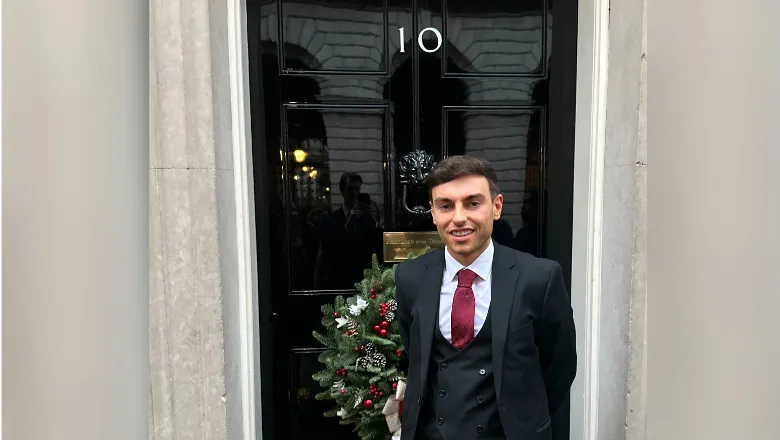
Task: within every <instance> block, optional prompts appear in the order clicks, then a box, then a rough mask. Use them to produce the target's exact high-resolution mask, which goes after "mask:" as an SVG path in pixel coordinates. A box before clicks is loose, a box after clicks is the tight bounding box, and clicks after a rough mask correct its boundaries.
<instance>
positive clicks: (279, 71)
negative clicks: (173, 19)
mask: <svg viewBox="0 0 780 440" xmlns="http://www.w3.org/2000/svg"><path fill="white" fill-rule="evenodd" d="M247 9H248V10H247V32H248V38H249V68H250V78H251V79H250V94H251V96H250V98H251V111H252V145H253V166H254V179H255V205H256V218H257V240H258V246H257V252H258V255H257V264H258V267H257V270H258V278H259V280H260V284H259V292H260V293H259V294H260V298H259V303H260V310H259V313H260V322H261V324H260V332H261V372H260V374H261V381H262V389H263V396H262V411H263V435H264V438H267V439H276V440H287V439H301V440H304V439H306V440H308V439H331V438H332V439H340V440H341V439H348V438H354V437H352V434H351V432H350V429H349V428H348V427H343V426H340V425H339V424H338V421H337V420H335V419H326V418H324V417H323V416H322V413H323V411H325V410H326V409H328V404H327V403H324V402H319V401H316V400H315V399H314V396H315V394H316V393H317V392H318V391H319V387H318V384H317V383H316V382H314V381H313V380H312V378H311V375H312V374H313V373H315V372H316V371H317V370H319V369H320V365H319V363H318V361H317V355H318V354H319V352H320V349H319V347H318V344H317V342H316V341H315V340H314V339H313V338H312V336H311V332H312V330H315V329H319V328H320V320H321V314H320V306H321V305H322V304H323V303H325V302H330V301H332V300H333V298H334V296H335V295H337V294H350V293H351V292H352V291H353V285H354V283H355V282H357V281H359V280H360V279H361V278H362V271H363V269H364V268H366V267H367V266H369V265H370V263H371V256H372V255H373V254H377V255H378V256H379V257H380V258H381V257H382V237H383V235H382V234H383V232H390V231H432V230H434V227H433V224H432V222H431V220H430V218H428V217H426V216H425V215H420V214H417V213H415V212H414V211H415V209H414V208H415V207H423V208H426V207H427V206H426V205H427V199H426V193H425V190H424V189H421V188H415V187H414V186H413V185H411V184H407V183H406V182H407V181H406V180H405V179H404V178H403V177H404V172H403V171H404V170H403V169H402V168H403V167H401V166H400V164H401V163H402V162H405V161H407V162H405V163H406V164H407V165H408V164H419V163H420V159H423V161H424V160H425V159H430V160H431V161H432V162H435V161H438V160H440V159H441V158H444V157H447V156H449V155H456V154H469V155H476V156H482V157H485V158H487V159H489V160H491V161H492V162H493V163H494V164H495V166H496V168H497V171H498V175H499V184H500V187H501V191H502V193H503V194H504V197H505V205H504V215H503V218H502V219H501V221H499V222H497V223H496V225H495V232H494V239H495V240H496V241H497V242H498V243H501V244H504V245H507V246H511V247H514V248H516V249H519V250H523V251H526V252H530V253H533V254H536V255H543V256H547V257H549V258H553V259H556V260H558V261H560V262H561V264H562V265H563V267H564V268H565V269H566V271H567V272H568V271H569V267H570V263H569V260H570V259H571V249H570V242H571V205H572V187H571V183H572V175H573V157H574V156H573V132H574V119H573V115H574V72H575V71H576V62H575V57H574V55H575V51H576V17H577V10H576V0H567V1H562V0H557V1H556V2H555V5H553V1H552V0H546V1H545V0H520V1H507V0H485V1H479V2H474V1H468V0H298V1H291V0H277V1H273V0H266V1H253V0H247ZM553 72H555V73H553ZM415 153H416V154H417V156H414V158H415V159H417V160H416V161H409V159H410V158H412V157H413V156H412V155H413V154H415ZM412 171H417V170H416V169H414V167H413V169H412ZM412 174H414V173H412ZM405 190H406V191H405ZM562 413H565V414H564V416H562V417H559V418H560V420H561V422H560V423H557V424H556V426H557V428H556V438H568V425H567V422H568V408H566V409H565V411H562Z"/></svg>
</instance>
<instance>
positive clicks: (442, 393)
mask: <svg viewBox="0 0 780 440" xmlns="http://www.w3.org/2000/svg"><path fill="white" fill-rule="evenodd" d="M446 394H447V393H445V392H444V390H439V397H444V396H445V395H446Z"/></svg>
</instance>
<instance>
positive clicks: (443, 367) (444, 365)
mask: <svg viewBox="0 0 780 440" xmlns="http://www.w3.org/2000/svg"><path fill="white" fill-rule="evenodd" d="M441 369H442V371H444V370H446V369H447V364H446V363H445V362H442V364H441Z"/></svg>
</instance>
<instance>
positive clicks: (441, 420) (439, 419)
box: [436, 417, 444, 425]
mask: <svg viewBox="0 0 780 440" xmlns="http://www.w3.org/2000/svg"><path fill="white" fill-rule="evenodd" d="M436 423H438V424H439V425H443V424H444V419H442V418H441V417H439V418H438V419H437V420H436Z"/></svg>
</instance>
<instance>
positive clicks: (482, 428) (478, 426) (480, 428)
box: [477, 425, 485, 433]
mask: <svg viewBox="0 0 780 440" xmlns="http://www.w3.org/2000/svg"><path fill="white" fill-rule="evenodd" d="M484 430H485V428H484V427H482V425H477V432H479V433H481V432H483V431H484Z"/></svg>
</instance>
